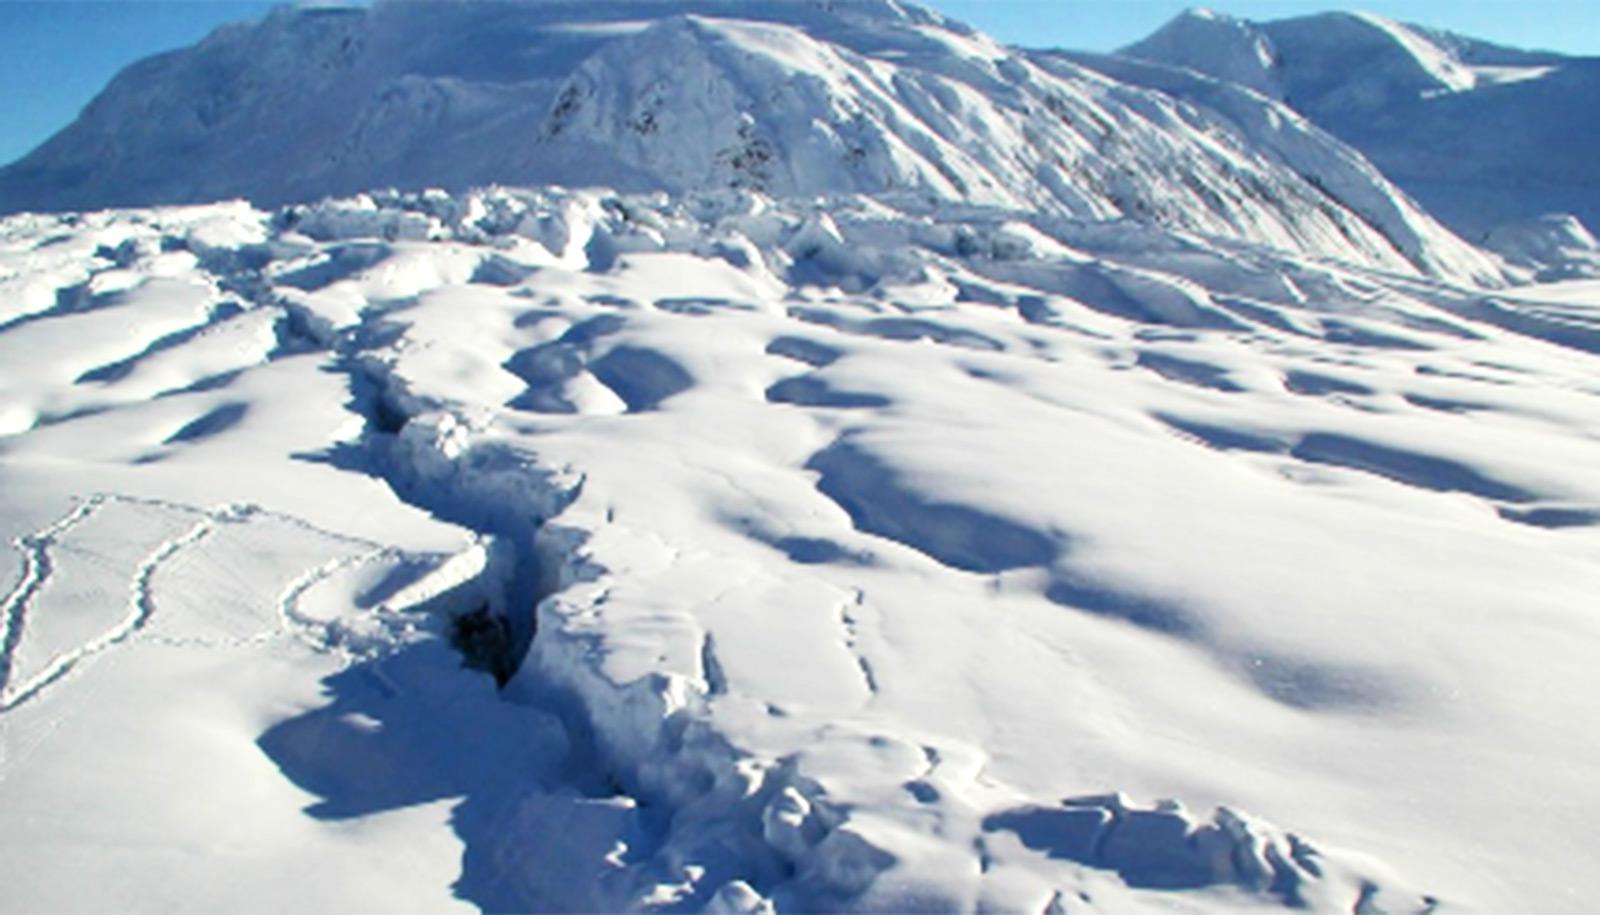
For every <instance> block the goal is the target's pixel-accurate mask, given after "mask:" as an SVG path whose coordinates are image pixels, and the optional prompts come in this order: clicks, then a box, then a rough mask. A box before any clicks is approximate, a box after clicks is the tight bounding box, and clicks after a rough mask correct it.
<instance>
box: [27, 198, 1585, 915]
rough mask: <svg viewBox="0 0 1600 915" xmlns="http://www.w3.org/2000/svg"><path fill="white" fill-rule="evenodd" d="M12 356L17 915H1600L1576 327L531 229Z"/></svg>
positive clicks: (378, 219) (1171, 271)
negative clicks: (396, 913)
mask: <svg viewBox="0 0 1600 915" xmlns="http://www.w3.org/2000/svg"><path fill="white" fill-rule="evenodd" d="M0 309H3V312H0V433H3V434H0V525H3V527H4V534H5V536H6V538H8V539H9V541H10V543H11V544H12V547H13V550H12V552H11V554H10V556H9V558H8V559H6V565H4V566H3V567H0V613H3V616H0V623H3V626H4V630H3V638H0V646H3V653H0V846H3V851H0V908H4V909H5V910H8V911H37V910H108V909H119V910H123V909H132V910H153V909H162V910H173V909H180V910H195V911H215V910H219V909H251V910H256V909H259V910H267V909H291V910H297V911H313V910H315V911H320V910H353V909H358V910H375V909H382V910H419V911H438V910H443V909H446V908H450V907H467V906H477V907H480V908H483V909H490V910H530V911H573V910H621V909H640V910H649V911H681V910H702V909H704V910H712V911H721V912H763V911H819V910H835V909H847V910H883V911H910V910H938V911H946V910H963V911H975V910H986V911H993V910H1003V911H1033V912H1127V911H1261V910H1267V909H1272V908H1276V907H1284V906H1290V907H1303V908H1308V909H1311V910H1313V911H1329V912H1335V911H1337V912H1351V911H1354V912H1359V913H1376V912H1391V913H1420V912H1451V911H1458V912H1472V911H1477V912H1505V911H1540V912H1557V911H1569V912H1575V911H1581V910H1583V909H1584V908H1585V907H1586V906H1587V905H1588V904H1589V900H1591V899H1592V898H1594V897H1595V895H1596V894H1597V893H1600V882H1597V880H1596V878H1595V876H1594V874H1593V869H1592V868H1591V867H1590V866H1589V857H1590V849H1591V847H1592V845H1593V840H1594V836H1595V817H1596V809H1597V808H1596V802H1597V800H1600V796H1597V789H1596V787H1595V786H1596V785H1597V784H1600V745H1597V742H1600V738H1597V737H1596V736H1595V733H1596V732H1595V728H1594V727H1593V726H1592V725H1593V724H1594V723H1595V722H1596V721H1600V707H1597V706H1600V672H1597V670H1596V667H1595V665H1594V658H1595V657H1596V656H1597V651H1600V618H1597V617H1596V614H1595V610H1596V606H1595V595H1596V594H1597V593H1600V559H1597V557H1600V474H1597V473H1596V472H1595V468H1596V467H1600V421H1597V417H1600V372H1597V371H1596V368H1597V363H1596V361H1595V360H1596V355H1597V353H1600V292H1597V290H1596V288H1595V286H1594V284H1592V283H1587V284H1585V283H1568V284H1561V285H1558V286H1551V287H1538V288H1523V289H1519V290H1516V291H1514V292H1507V291H1505V290H1496V291H1484V290H1481V289H1477V288H1473V287H1471V286H1467V285H1458V284H1453V283H1452V282H1449V281H1446V280H1442V279H1435V278H1430V277H1427V276H1424V275H1422V274H1420V273H1419V272H1418V271H1417V270H1415V269H1413V268H1411V267H1409V266H1407V265H1403V264H1400V265H1396V264H1393V263H1379V264H1377V265H1374V264H1371V263H1368V264H1366V265H1363V263H1362V262H1360V261H1359V260H1356V259H1349V258H1347V259H1343V260H1334V259H1329V258H1327V257H1322V256H1319V255H1317V254H1316V253H1315V252H1312V253H1294V252H1292V251H1288V250H1283V249H1278V248H1269V247H1265V246H1262V245H1258V244H1252V243H1250V242H1249V241H1243V240H1237V239H1232V240H1230V239H1229V238H1226V237H1216V236H1203V235H1198V234H1186V233H1179V232H1173V231H1170V230H1169V229H1163V228H1158V227H1156V226H1153V225H1149V224H1141V223H1138V222H1134V221H1129V220H1117V221H1095V220H1089V219H1074V218H1069V217H1067V216H1064V215H1060V214H1048V213H1046V214H1039V213H1034V214H1029V213H1025V212H1023V211H1020V210H1017V209H1014V208H1009V207H1004V206H990V207H983V206H956V205H951V204H946V203H937V202H933V203H929V202H922V203H918V202H915V201H912V200H907V199H894V200H892V199H888V198H882V197H880V198H872V197H862V196H839V197H833V198H828V199H819V200H816V201H812V202H800V201H795V200H790V201H787V202H782V201H775V200H774V199H772V198H769V197H767V196H765V195H762V194H760V193H756V192H753V191H749V190H732V191H725V192H716V193H697V194H685V195H679V196H674V197H667V196H665V195H656V196H648V195H646V196H627V195H618V194H616V193H614V192H609V191H562V190H555V189H548V190H542V191H522V190H510V189H490V190H484V191H475V192H471V193H459V194H446V193H443V192H428V193H420V194H398V193H390V194H379V195H375V196H361V197H354V198H346V199H342V200H335V201H329V202H325V203H322V204H318V205H313V206H297V207H289V208H286V209H281V210H276V211H259V210H256V209H253V208H252V207H250V206H249V205H246V204H243V203H220V204H213V205H205V206H193V207H183V208H167V209H145V210H122V211H105V212H98V213H88V214H78V215H74V214H67V215H28V214H24V215H18V216H12V217H9V218H7V219H5V220H4V221H0ZM492 674H499V675H501V678H502V679H507V682H506V683H505V685H504V688H503V689H499V690H497V688H496V677H495V676H492Z"/></svg>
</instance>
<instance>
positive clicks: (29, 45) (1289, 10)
mask: <svg viewBox="0 0 1600 915" xmlns="http://www.w3.org/2000/svg"><path fill="white" fill-rule="evenodd" d="M923 2H924V4H925V5H928V6H933V7H935V8H937V9H940V10H943V11H944V12H946V13H948V14H949V15H951V16H954V17H956V18H958V19H962V20H965V21H966V22H969V23H971V24H973V25H975V26H977V27H978V28H981V29H983V30H984V31H987V32H989V33H990V34H992V35H994V36H995V37H997V38H999V39H1001V40H1002V41H1007V42H1011V43H1015V44H1022V45H1030V46H1035V47H1045V46H1049V47H1064V48H1075V49H1083V50H1092V51H1105V50H1110V49H1112V48H1115V47H1119V46H1121V45H1124V44H1127V43H1129V42H1132V41H1135V40H1137V39H1138V38H1141V37H1143V36H1144V35H1146V34H1148V33H1150V32H1152V31H1154V30H1155V29H1156V28H1157V27H1159V26H1160V25H1161V24H1162V23H1163V22H1166V21H1167V20H1168V19H1171V18H1172V17H1173V16H1175V15H1177V14H1178V13H1179V12H1181V11H1182V10H1183V9H1184V8H1185V7H1188V6H1192V5H1195V0H923ZM1205 5H1209V6H1211V7H1212V8H1214V9H1218V10H1222V11H1224V12H1227V13H1232V14H1234V15H1236V16H1242V17H1244V18H1247V19H1274V18H1282V17H1285V16H1295V15H1301V14H1304V13H1312V12H1320V11H1324V10H1328V9H1335V8H1342V7H1343V8H1348V7H1349V4H1348V3H1341V2H1339V0H1205ZM272 6H273V4H272V3H270V2H260V0H0V163H4V162H10V161H12V160H13V159H16V158H18V157H20V156H22V155H23V154H25V153H26V152H28V151H29V150H30V149H32V148H33V147H35V146H37V145H38V144H39V143H42V142H43V141H44V140H45V139H47V138H48V137H49V136H50V135H51V134H52V133H54V132H55V131H57V130H59V129H61V128H62V127H64V126H66V124H67V123H68V122H70V121H71V120H72V119H73V118H74V117H75V116H76V115H77V113H78V111H79V110H80V109H81V108H82V107H83V106H84V105H85V104H87V103H88V101H89V100H90V99H91V98H93V97H94V94H95V93H96V92H98V91H99V90H100V89H101V88H102V87H103V86H104V85H105V84H106V82H107V81H108V80H109V79H110V78H111V77H112V76H113V75H114V74H115V73H116V72H117V71H118V70H120V69H121V68H122V67H124V66H126V65H127V64H129V63H131V62H133V61H135V60H138V59H139V58H141V57H145V56H147V55H150V54H154V53H157V52H159V51H165V50H170V49H172V48H179V47H183V46H185V45H188V44H192V43H194V42H195V41H197V40H199V39H200V38H201V37H203V36H204V35H205V34H206V33H207V32H209V31H210V30H211V29H212V28H214V27H216V26H217V25H219V24H221V23H224V22H229V21H232V20H237V19H249V18H253V17H256V16H259V15H261V14H262V13H264V12H265V11H266V10H268V9H270V8H271V7H272ZM1356 7H1357V8H1360V9H1365V10H1369V11H1371V12H1375V13H1380V14H1382V15H1385V16H1389V17H1392V18H1395V19H1402V20H1406V21H1409V22H1418V23H1422V24H1424V25H1433V26H1439V27H1442V28H1448V29H1453V30H1455V31H1459V32H1462V33H1464V34H1468V35H1473V36H1476V37H1480V38H1486V39H1489V40H1492V41H1497V42H1500V43H1502V44H1509V45H1514V46H1519V47H1536V48H1544V49H1548V50H1557V51H1566V52H1569V53H1575V54H1600V2H1597V0H1362V2H1357V4H1356Z"/></svg>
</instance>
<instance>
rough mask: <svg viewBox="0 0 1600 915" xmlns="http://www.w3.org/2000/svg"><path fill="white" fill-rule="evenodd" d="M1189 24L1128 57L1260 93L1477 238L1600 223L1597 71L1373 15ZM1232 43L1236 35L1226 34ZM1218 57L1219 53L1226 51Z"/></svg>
mask: <svg viewBox="0 0 1600 915" xmlns="http://www.w3.org/2000/svg"><path fill="white" fill-rule="evenodd" d="M1227 28H1228V29H1229V30H1239V31H1240V32H1241V34H1243V35H1244V36H1248V40H1249V41H1260V42H1264V43H1265V45H1266V46H1267V47H1268V48H1270V49H1271V54H1272V56H1273V59H1274V60H1276V61H1277V65H1276V66H1275V67H1274V68H1272V70H1271V71H1270V72H1267V73H1261V72H1258V71H1257V70H1256V69H1255V68H1254V65H1253V63H1252V61H1253V60H1254V59H1255V54H1254V52H1253V51H1250V50H1248V49H1245V48H1243V47H1240V46H1239V45H1240V43H1241V41H1243V40H1244V39H1241V38H1238V37H1234V38H1231V39H1229V41H1231V42H1232V44H1228V43H1226V42H1224V43H1223V44H1221V45H1219V44H1218V41H1219V38H1220V37H1221V33H1222V32H1223V31H1224V29H1222V27H1220V26H1218V25H1216V24H1215V23H1214V22H1211V21H1208V20H1204V19H1198V18H1196V17H1193V16H1186V17H1180V18H1179V19H1178V20H1176V21H1175V22H1173V23H1172V24H1170V25H1169V26H1167V27H1166V28H1164V29H1162V30H1161V31H1160V32H1157V33H1156V34H1155V35H1152V36H1151V37H1150V38H1149V39H1146V40H1145V41H1142V42H1139V43H1138V44H1135V45H1132V46H1130V47H1128V48H1126V49H1124V51H1123V53H1125V54H1127V55H1130V56H1134V57H1139V58H1141V59H1144V60H1150V61H1156V62H1160V63H1165V64H1169V65H1176V66H1181V67H1186V68H1189V69H1193V70H1196V71H1199V72H1201V73H1205V74H1207V75H1210V76H1213V77H1216V78H1219V79H1224V80H1233V81H1236V82H1240V83H1242V84H1243V85H1246V86H1249V87H1250V88H1252V89H1256V90H1257V91H1263V88H1262V81H1263V80H1266V90H1265V91H1267V92H1268V94H1270V95H1273V96H1274V97H1279V98H1282V99H1284V100H1285V101H1286V102H1287V103H1288V104H1289V105H1290V106H1292V107H1293V108H1295V109H1296V110H1297V111H1299V112H1301V113H1302V114H1305V115H1306V116H1307V117H1309V118H1311V120H1313V121H1315V122H1316V123H1317V124H1318V125H1320V126H1321V127H1323V128H1325V129H1327V130H1328V131H1330V132H1332V133H1333V134H1335V135H1337V136H1338V137H1339V138H1340V139H1342V140H1344V141H1345V142H1347V143H1349V144H1351V145H1352V146H1354V147H1356V148H1357V149H1359V150H1361V152H1362V153H1364V154H1366V155H1367V156H1369V157H1371V159H1372V160H1373V162H1374V163H1376V164H1377V165H1378V167H1379V168H1380V169H1382V170H1383V173H1384V174H1385V175H1387V176H1388V177H1389V178H1391V179H1393V180H1394V181H1395V182H1396V183H1398V184H1399V185H1400V186H1401V187H1403V188H1405V189H1406V191H1407V192H1408V193H1410V194H1412V195H1413V196H1415V197H1416V198H1417V199H1418V200H1420V201H1421V202H1422V203H1423V204H1424V205H1425V206H1426V207H1427V208H1428V210H1429V212H1431V213H1433V214H1435V215H1437V216H1438V217H1439V218H1440V219H1442V220H1443V221H1444V222H1445V223H1446V224H1448V225H1450V226H1451V227H1452V228H1454V229H1455V230H1456V231H1458V232H1461V233H1462V234H1464V235H1466V236H1467V237H1469V238H1473V239H1478V238H1481V237H1483V235H1484V234H1485V233H1487V232H1489V231H1490V230H1491V229H1493V228H1495V227H1496V226H1498V225H1499V224H1501V223H1506V222H1517V221H1522V220H1527V219H1532V218H1535V217H1538V216H1540V215H1542V214H1545V213H1551V212H1565V213H1574V214H1576V215H1577V216H1578V217H1579V218H1580V219H1581V220H1583V221H1584V222H1586V223H1588V224H1590V225H1594V224H1596V223H1597V222H1600V164H1597V162H1600V160H1597V159H1596V157H1595V156H1593V155H1592V154H1590V144H1588V143H1586V142H1585V140H1587V139H1588V138H1592V137H1594V136H1596V135H1597V134H1600V59H1595V58H1573V57H1564V56H1561V55H1556V54H1548V53H1539V52H1528V51H1519V50H1515V49H1510V48H1502V47H1498V46H1495V45H1491V44H1488V43H1485V42H1481V41H1477V40H1474V39H1471V38H1466V37H1463V36H1460V35H1453V34H1450V33H1448V32H1440V31H1435V30H1430V29H1424V28H1420V27H1417V26H1411V25H1404V24H1401V23H1397V22H1392V21H1390V20H1386V19H1383V18H1380V17H1377V16H1372V15H1366V14H1346V13H1330V14H1326V15H1320V16H1310V17H1304V18H1297V19H1285V20H1280V21H1273V22H1265V23H1243V22H1233V23H1231V24H1230V25H1228V27H1227ZM1230 34H1232V33H1231V32H1230ZM1218 48H1221V50H1218Z"/></svg>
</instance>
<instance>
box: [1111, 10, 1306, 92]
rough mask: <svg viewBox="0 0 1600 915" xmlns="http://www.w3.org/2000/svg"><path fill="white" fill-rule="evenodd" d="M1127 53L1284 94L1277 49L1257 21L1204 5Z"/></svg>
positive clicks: (1187, 13) (1167, 25)
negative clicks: (1248, 20)
mask: <svg viewBox="0 0 1600 915" xmlns="http://www.w3.org/2000/svg"><path fill="white" fill-rule="evenodd" d="M1122 53H1124V54H1127V55H1130V56H1133V57H1142V58H1146V59H1150V60H1159V61H1163V62H1165V63H1170V64H1176V65H1178V66H1181V67H1187V68H1189V69H1191V70H1197V71H1199V72H1201V73H1206V74H1209V75H1211V76H1215V77H1217V78H1218V79H1224V80H1227V81H1228V82H1231V83H1237V84H1238V85H1241V86H1246V87H1248V88H1250V89H1254V90H1255V91H1257V92H1259V93H1261V94H1262V95H1265V96H1268V97H1269V98H1275V99H1280V100H1281V99H1282V98H1283V84H1282V76H1281V75H1280V74H1279V73H1278V70H1277V68H1278V52H1277V49H1276V48H1275V47H1274V46H1273V44H1272V40H1271V39H1269V38H1268V37H1267V36H1266V34H1265V33H1263V32H1262V31H1261V30H1260V29H1258V28H1256V27H1255V26H1254V25H1253V24H1251V23H1249V22H1247V21H1245V20H1243V19H1237V18H1235V17H1233V16H1229V15H1227V14H1225V13H1219V12H1216V11H1214V10H1210V9H1207V8H1205V7H1192V8H1190V9H1188V10H1185V11H1184V12H1183V13H1182V14H1180V15H1179V16H1178V17H1177V18H1175V19H1173V20H1172V21H1171V22H1169V23H1167V24H1166V25H1164V26H1162V27H1161V28H1160V29H1159V30H1157V31H1156V32H1155V33H1153V34H1152V35H1150V36H1149V37H1148V38H1145V39H1144V40H1142V41H1140V42H1138V43H1137V44H1134V45H1131V46H1129V47H1128V48H1125V49H1124V50H1123V52H1122Z"/></svg>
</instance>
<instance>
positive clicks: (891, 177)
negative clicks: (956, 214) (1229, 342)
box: [0, 0, 1503, 284]
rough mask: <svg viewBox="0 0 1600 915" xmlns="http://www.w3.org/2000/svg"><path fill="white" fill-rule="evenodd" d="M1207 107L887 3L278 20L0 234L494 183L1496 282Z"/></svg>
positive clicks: (15, 180) (516, 9)
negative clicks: (868, 211)
mask: <svg viewBox="0 0 1600 915" xmlns="http://www.w3.org/2000/svg"><path fill="white" fill-rule="evenodd" d="M1218 21H1220V20H1218ZM1241 28H1242V26H1241ZM1257 44H1260V43H1259V42H1258V43H1257ZM1264 47H1265V45H1260V48H1264ZM1260 48H1258V50H1260ZM1262 53H1265V52H1264V51H1263V52H1262ZM1228 109H1229V110H1228V111H1226V112H1219V111H1212V110H1209V109H1208V108H1206V107H1205V105H1204V104H1203V103H1197V102H1196V101H1194V100H1192V99H1191V100H1188V103H1187V104H1186V103H1184V102H1181V101H1179V100H1178V99H1175V98H1174V97H1173V96H1171V95H1169V94H1167V93H1166V92H1164V91H1159V90H1153V89H1151V88H1149V87H1145V86H1141V85H1136V84H1130V83H1128V82H1123V81H1120V80H1119V79H1117V78H1109V77H1108V76H1107V75H1105V74H1104V73H1096V72H1094V71H1092V70H1089V69H1085V68H1083V67H1080V66H1077V65H1076V64H1073V63H1068V62H1066V61H1064V60H1062V59H1060V58H1059V57H1052V56H1049V55H1038V54H1033V53H1030V52H1026V51H1021V50H1015V49H1008V48H1005V47H1002V46H1000V45H999V44H997V43H995V42H994V41H993V40H991V39H989V38H987V37H986V36H983V35H982V34H980V33H976V32H973V31H972V30H970V29H967V28H965V27H962V26H960V25H958V24H956V23H952V22H949V21H946V20H944V19H942V18H940V17H938V16H937V15H935V14H932V13H929V12H926V11H923V10H921V9H919V8H916V7H911V6H904V5H900V4H895V3H887V2H880V3H837V4H834V3H821V2H803V3H802V2H782V0H775V2H760V3H754V2H738V3H734V2H717V0H694V2H689V0H672V2H648V0H608V2H605V3H572V2H545V3H540V4H500V3H405V2H388V3H379V4H376V5H375V6H373V7H372V8H371V9H370V10H362V9H348V10H337V11H328V10H309V11H308V10H290V9H284V10H279V11H277V12H275V13H273V14H272V15H270V16H268V17H267V18H266V19H265V20H263V21H262V22H260V23H257V24H254V25H250V26H237V27H229V28H225V29H223V30H220V31H218V32H217V33H215V34H213V35H212V36H210V37H209V38H207V39H206V40H205V41H203V42H201V43H200V44H199V45H197V46H195V47H194V48H191V49H187V50H184V51H181V52H176V53H174V54H171V55H166V56H163V57H160V58H153V59H151V60H150V61H146V62H142V63H140V64H138V65H136V66H134V67H131V68H129V69H128V70H127V71H125V72H124V73H122V74H121V75H119V76H118V78H117V79H116V80H114V81H113V83H112V84H111V85H110V86H109V87H108V88H107V89H106V91H105V92H104V93H102V94H101V96H99V97H98V98H97V99H96V100H95V102H94V103H92V104H91V105H90V106H89V107H88V109H86V110H85V112H84V114H83V116H82V117H80V118H79V120H78V121H77V122H75V123H74V124H73V125H72V126H70V127H68V128H67V129H66V130H64V131H63V132H62V133H61V134H59V135H58V136H56V137H54V138H52V139H51V140H50V141H49V142H48V143H46V144H45V145H44V146H42V147H40V148H39V149H38V150H36V151H35V152H34V153H33V154H31V155H30V156H29V157H27V158H26V159H24V160H23V161H21V162H18V163H16V164H15V165H13V166H10V167H8V168H7V169H5V170H4V171H0V212H15V211H18V210H27V209H57V210H58V209H63V208H80V209H92V208H97V207H104V206H125V205H131V204H154V203H180V202H203V201H210V200H215V199H219V198H226V197H246V198H248V199H250V200H252V201H254V202H256V203H258V204H263V205H269V206H277V205H281V204H285V203H291V202H307V201H312V200H316V199H319V198H321V197H324V196H327V195H335V196H343V197H353V196H354V195H357V194H359V193H362V192H366V191H369V190H371V189H372V188H374V187H383V186H392V187H397V188H401V189H407V190H412V191H420V190H422V189H424V188H427V187H444V188H447V189H455V190H462V189H465V188H467V187H471V186H480V185H485V184H492V183H497V182H498V183H508V184H515V185H548V184H564V185H571V186H591V185H593V186H605V187H611V188H615V189H620V190H624V191H636V192H653V191H665V192H670V193H675V194H681V193H685V192H690V191H706V190H714V189H725V188H729V187H734V188H750V189H755V190H762V191H764V192H767V193H771V194H774V195H776V196H800V197H815V196H822V195H830V194H850V193H868V194H876V195H888V196H893V197H897V198H904V199H914V200H920V201H929V200H933V201H939V202H943V203H949V204H958V203H976V204H980V205H985V206H1000V207H1006V208H1013V209H1017V208H1027V209H1041V210H1044V211H1047V212H1051V213H1054V214H1057V215H1060V216H1063V217H1066V218H1074V219H1083V218H1091V219H1102V220H1104V219H1114V218H1127V219H1131V220H1134V221H1138V222H1142V223H1156V224H1159V225H1163V226H1165V227H1167V228H1169V229H1173V230H1177V231H1185V232H1193V233H1198V234H1203V235H1208V236H1221V237H1226V238H1232V239H1237V240H1241V241H1246V242H1251V243H1265V244H1270V245H1273V246H1276V247H1281V248H1285V249H1289V250H1295V251H1302V252H1305V253H1309V254H1314V255H1318V256H1332V257H1338V258H1342V259H1346V260H1351V261H1353V262H1356V263H1362V264H1369V265H1379V266H1383V267H1385V268H1388V269H1395V270H1402V271H1414V272H1421V273H1426V274H1430V275H1436V276H1442V277H1446V278H1450V279H1456V280H1462V281H1467V282H1473V283H1479V284H1492V283H1495V282H1499V281H1501V280H1502V279H1503V277H1501V276H1500V274H1499V272H1498V270H1497V267H1496V265H1495V264H1494V263H1493V261H1492V260H1490V259H1489V258H1487V257H1485V256H1484V255H1482V254H1481V253H1480V252H1478V251H1476V250H1475V249H1473V248H1472V247H1471V246H1469V245H1467V244H1465V243H1464V242H1463V241H1462V240H1461V239H1459V238H1457V237H1455V236H1454V235H1452V234H1451V233H1450V232H1449V231H1448V230H1446V229H1444V228H1443V227H1442V226H1440V225H1439V224H1438V223H1436V222H1435V221H1434V219H1433V218H1432V217H1431V216H1429V215H1428V214H1427V213H1425V212H1423V211H1422V210H1421V209H1419V208H1418V207H1417V206H1416V205H1415V204H1414V203H1412V202H1411V201H1410V200H1409V199H1408V198H1406V197H1405V195H1403V194H1401V193H1400V192H1398V191H1397V190H1396V188H1395V187H1394V186H1393V185H1392V184H1390V183H1389V181H1388V180H1387V179H1385V178H1384V177H1383V175H1381V174H1380V173H1379V172H1378V171H1377V170H1376V169H1373V168H1371V167H1370V166H1369V165H1368V164H1367V163H1365V162H1363V161H1361V160H1360V157H1359V156H1357V155H1356V154H1354V153H1352V152H1351V151H1350V150H1349V149H1347V148H1346V147H1344V146H1342V145H1341V144H1340V143H1338V142H1337V141H1335V140H1334V139H1333V138H1332V137H1330V136H1328V135H1326V134H1322V133H1320V132H1316V131H1313V130H1310V129H1308V127H1307V126H1306V125H1305V124H1304V123H1303V122H1301V121H1300V120H1299V119H1293V118H1288V119H1286V118H1284V117H1283V114H1285V113H1286V112H1285V110H1284V109H1281V108H1280V107H1278V106H1274V105H1272V104H1271V103H1270V102H1269V101H1267V100H1265V99H1260V98H1255V97H1251V98H1250V99H1244V100H1241V99H1232V100H1230V101H1229V102H1228ZM152 112H162V113H163V114H161V116H158V117H152V115H151V113H152ZM113 150H114V154H112V153H111V152H109V151H113ZM1287 150H1293V152H1286V151H1287ZM179 163H181V164H179ZM369 213H370V211H369ZM347 215H348V218H358V217H357V215H356V213H355V212H353V211H352V212H350V213H349V214H347ZM390 231H392V232H393V233H395V235H396V237H404V238H426V237H427V236H428V232H429V228H428V225H427V222H426V219H422V218H418V219H414V220H412V221H411V222H410V223H409V224H407V225H396V226H394V227H392V229H391V230H390Z"/></svg>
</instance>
